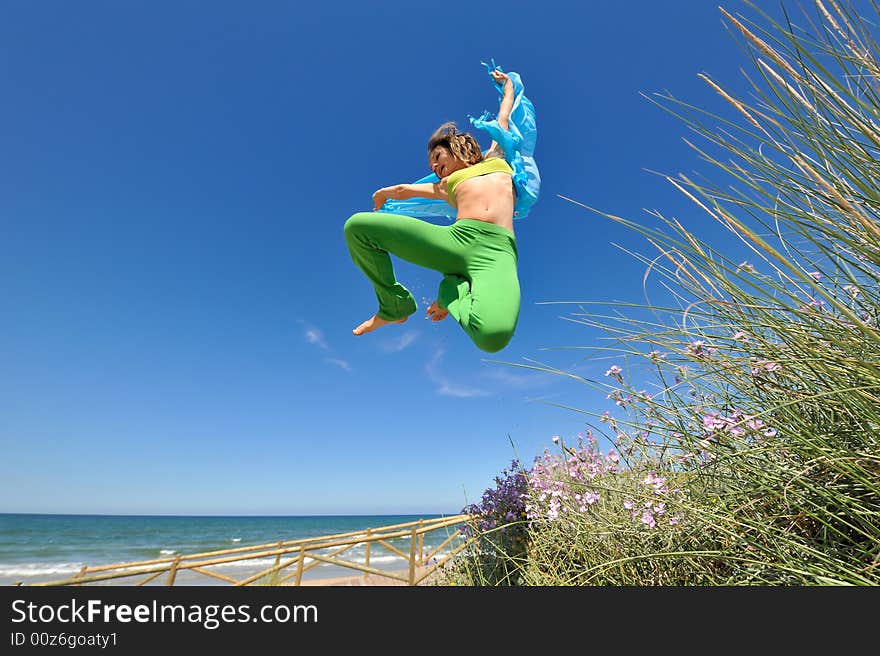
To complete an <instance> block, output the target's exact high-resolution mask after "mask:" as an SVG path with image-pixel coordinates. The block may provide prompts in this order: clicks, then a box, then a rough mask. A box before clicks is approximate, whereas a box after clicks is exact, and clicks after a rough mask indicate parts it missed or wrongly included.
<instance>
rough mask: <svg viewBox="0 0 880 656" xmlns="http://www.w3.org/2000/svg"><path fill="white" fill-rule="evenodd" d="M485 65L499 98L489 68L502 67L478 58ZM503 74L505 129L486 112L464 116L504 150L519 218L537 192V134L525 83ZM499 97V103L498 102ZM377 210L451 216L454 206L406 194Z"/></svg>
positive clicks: (431, 178) (428, 178)
mask: <svg viewBox="0 0 880 656" xmlns="http://www.w3.org/2000/svg"><path fill="white" fill-rule="evenodd" d="M480 63H481V64H483V66H485V67H486V70H487V71H488V73H489V79H490V80H492V84H493V86H494V87H495V90H496V91H498V93H499V95H500V96H501V98H502V99H503V98H504V86H503V85H502V84H499V83H498V82H495V80H494V79H493V78H492V71H494V70H502V69H501V67H500V66H496V65H495V60H494V59H493V60H491V64H487V63H486V62H480ZM507 77H509V78H510V81H511V82H512V83H513V109H512V110H511V112H510V120H509V121H508V127H509V129H507V130H505V129H504V128H502V127H501V126H500V125H498V119H497V117H496V118H492V115H491V114H490V113H489V112H484V113H483V114H482V115H481V116H480V117H479V118H474V117H473V116H468V119H469V120H470V122H471V125H473V126H474V127H475V128H477V129H478V130H484V131H486V132H488V133H489V136H491V137H492V140H493V141H497V142H498V145H500V146H501V148H502V149H503V150H504V159H505V160H507V163H508V164H510V168H512V169H513V184H514V186H515V187H516V205H515V206H514V212H513V218H514V219H522V218H525V217H526V216H528V214H529V211H530V210H531V209H532V205H534V204H535V203H536V202H537V200H538V196H539V194H540V190H541V174H540V172H539V171H538V165H537V164H536V163H535V156H534V155H535V142H536V141H537V138H538V127H537V124H536V122H535V107H534V105H532V101H531V100H529V99H528V98H527V97H526V96H525V93H524V92H525V87H523V83H522V79H521V78H520V76H519V74H518V73H513V72H511V73H508V74H507ZM500 102H501V101H500V100H499V104H500ZM426 182H430V183H434V182H439V178H438V177H437V176H436V175H435V174H434V173H431V174H429V175H426V176H425V177H423V178H420V179H419V180H416V181H415V182H414V183H413V184H422V183H426ZM379 211H380V212H389V213H391V214H404V215H406V216H415V217H420V218H429V217H442V218H446V219H450V220H452V219H455V208H453V207H452V206H451V205H450V204H449V203H447V202H446V201H444V200H438V199H434V198H410V199H409V200H387V201H385V204H384V205H382V207H381V208H379Z"/></svg>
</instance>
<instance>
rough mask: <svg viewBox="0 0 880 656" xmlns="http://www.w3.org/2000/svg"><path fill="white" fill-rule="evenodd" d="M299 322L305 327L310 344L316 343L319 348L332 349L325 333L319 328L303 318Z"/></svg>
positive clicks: (305, 334)
mask: <svg viewBox="0 0 880 656" xmlns="http://www.w3.org/2000/svg"><path fill="white" fill-rule="evenodd" d="M299 323H300V325H302V326H304V328H305V333H304V336H305V338H306V341H307V342H308V343H309V344H314V345H315V346H317V347H318V348H321V349H324V350H325V351H329V350H330V345H329V344H327V340H326V339H324V333H322V332H321V331H320V330H319V329H318V328H315V327H314V326H312V325H311V324H308V323H306V322H305V321H303V320H302V319H300V320H299Z"/></svg>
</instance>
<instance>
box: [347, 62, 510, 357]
mask: <svg viewBox="0 0 880 656" xmlns="http://www.w3.org/2000/svg"><path fill="white" fill-rule="evenodd" d="M491 75H492V78H493V79H494V80H495V82H496V83H497V84H499V85H501V88H502V100H501V105H500V107H499V110H498V117H497V125H498V127H500V128H501V129H502V130H504V131H507V130H509V127H510V125H509V121H510V114H511V110H512V108H513V105H514V85H513V83H512V81H511V79H510V77H509V76H508V75H506V74H505V73H503V72H501V71H500V70H493V71H491ZM428 165H429V166H430V168H431V170H432V171H433V172H434V174H435V175H436V178H437V181H436V182H423V183H413V184H398V185H393V186H391V187H383V188H382V189H379V190H378V191H376V192H375V193H374V194H373V208H374V211H373V212H359V213H357V214H355V215H353V216H352V217H351V218H349V219H348V221H346V223H345V240H346V243H347V244H348V249H349V252H350V253H351V258H352V260H353V261H354V262H355V264H357V266H358V267H360V269H361V270H362V271H363V272H364V274H365V275H366V276H367V278H368V279H369V280H370V282H371V283H372V284H373V288H374V289H375V292H376V298H377V300H378V303H379V310H378V311H377V312H376V314H374V315H373V316H372V317H370V318H369V319H367V320H366V321H364V322H363V323H362V324H360V325H359V326H357V327H356V328H355V329H354V330H353V331H352V332H353V333H354V334H355V335H364V334H366V333H369V332H371V331H373V330H375V329H376V328H379V327H381V326H384V325H386V324H390V323H403V322H404V321H406V320H407V319H408V318H409V316H410V315H411V314H412V313H414V312H415V311H416V309H417V306H416V301H415V299H414V298H413V295H412V294H411V293H410V292H409V290H408V289H407V288H406V287H404V286H403V285H401V284H400V283H399V282H398V281H397V279H396V278H395V275H394V269H393V266H392V262H391V257H390V255H394V256H396V257H399V258H401V259H403V260H406V261H407V262H412V263H413V264H416V265H419V266H423V267H427V268H429V269H433V270H435V271H438V272H440V273H442V274H443V280H442V281H441V282H440V289H439V291H438V294H437V299H436V300H435V301H434V302H433V303H431V305H430V307H428V309H427V313H426V317H425V318H430V319H431V320H433V321H440V320H442V319H445V318H446V317H447V316H448V315H449V314H451V315H452V316H453V317H454V318H455V320H456V321H457V322H458V323H459V324H460V325H461V327H462V328H463V329H464V331H465V333H467V335H468V336H469V337H470V338H471V340H473V342H474V344H476V346H477V347H478V348H480V349H482V350H483V351H487V352H489V353H494V352H497V351H500V350H501V349H503V348H504V347H505V346H507V344H508V343H509V342H510V340H511V338H512V337H513V333H514V330H515V329H516V324H517V319H518V318H519V308H520V288H519V279H518V277H517V250H516V238H515V236H514V231H513V219H514V211H515V205H516V201H517V188H516V186H515V185H514V183H513V176H514V171H513V169H512V168H511V166H510V164H508V162H507V161H505V152H504V150H503V149H502V147H501V146H500V145H499V143H498V142H497V141H494V140H493V141H492V145H491V146H490V147H489V149H488V150H487V151H486V152H485V153H483V151H481V149H480V146H479V144H478V143H477V141H476V139H474V137H473V136H472V135H470V134H468V133H466V132H459V131H458V130H457V129H456V126H455V124H454V123H444V124H443V125H441V126H440V127H439V128H438V129H437V130H436V131H435V132H434V134H433V135H432V136H431V138H430V139H429V141H428ZM416 197H418V198H425V199H437V200H443V201H446V202H448V203H449V205H451V206H452V207H453V208H454V209H455V221H454V222H453V224H452V225H446V226H442V225H435V224H433V223H429V222H427V221H424V220H421V219H418V218H414V217H412V216H404V215H400V214H394V213H385V212H380V211H378V210H380V208H382V207H383V205H385V204H386V201H389V200H390V201H405V200H407V199H410V198H416Z"/></svg>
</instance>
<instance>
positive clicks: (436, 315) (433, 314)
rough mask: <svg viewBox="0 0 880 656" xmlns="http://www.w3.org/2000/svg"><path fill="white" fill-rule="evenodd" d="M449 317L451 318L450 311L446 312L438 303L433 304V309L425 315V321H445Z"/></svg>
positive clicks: (429, 309) (430, 308)
mask: <svg viewBox="0 0 880 656" xmlns="http://www.w3.org/2000/svg"><path fill="white" fill-rule="evenodd" d="M447 316H449V310H444V309H443V308H442V307H440V306H439V305H438V304H437V301H434V302H433V303H431V307H429V308H428V311H427V312H426V313H425V319H431V321H443V319H445V318H446V317H447Z"/></svg>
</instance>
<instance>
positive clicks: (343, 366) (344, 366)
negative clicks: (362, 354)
mask: <svg viewBox="0 0 880 656" xmlns="http://www.w3.org/2000/svg"><path fill="white" fill-rule="evenodd" d="M327 362H329V363H330V364H335V365H336V366H337V367H339V368H340V369H345V370H346V371H351V365H350V364H348V362H347V361H345V360H340V359H339V358H327Z"/></svg>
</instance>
